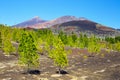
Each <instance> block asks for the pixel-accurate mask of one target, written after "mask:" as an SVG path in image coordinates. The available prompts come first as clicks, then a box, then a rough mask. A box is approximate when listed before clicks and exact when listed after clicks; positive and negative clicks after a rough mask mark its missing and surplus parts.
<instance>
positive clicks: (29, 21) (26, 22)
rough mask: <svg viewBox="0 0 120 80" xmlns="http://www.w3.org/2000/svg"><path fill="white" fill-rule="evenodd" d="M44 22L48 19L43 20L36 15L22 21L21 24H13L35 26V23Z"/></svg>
mask: <svg viewBox="0 0 120 80" xmlns="http://www.w3.org/2000/svg"><path fill="white" fill-rule="evenodd" d="M44 22H46V20H42V19H40V18H39V17H38V16H36V17H34V18H32V19H30V20H27V21H24V22H21V23H19V24H16V25H13V26H14V27H31V26H34V25H35V24H41V23H44Z"/></svg>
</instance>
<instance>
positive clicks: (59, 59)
mask: <svg viewBox="0 0 120 80" xmlns="http://www.w3.org/2000/svg"><path fill="white" fill-rule="evenodd" d="M67 53H68V52H67V51H66V50H65V47H64V44H63V42H62V41H61V39H59V38H55V40H54V44H53V48H52V49H51V51H50V53H49V57H50V58H52V59H53V60H54V64H55V65H56V66H58V67H59V73H60V72H61V68H64V67H65V66H67V65H68V59H67Z"/></svg>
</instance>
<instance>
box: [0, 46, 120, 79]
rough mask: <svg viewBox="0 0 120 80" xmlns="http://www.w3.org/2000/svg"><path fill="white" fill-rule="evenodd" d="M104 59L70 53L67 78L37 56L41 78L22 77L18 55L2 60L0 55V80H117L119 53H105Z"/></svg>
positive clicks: (119, 70)
mask: <svg viewBox="0 0 120 80" xmlns="http://www.w3.org/2000/svg"><path fill="white" fill-rule="evenodd" d="M101 53H102V54H103V55H104V56H103V55H96V56H89V54H88V52H87V51H86V50H85V49H83V50H80V49H76V48H75V49H72V54H69V56H68V58H69V66H67V67H66V68H65V69H64V70H66V71H67V73H68V74H64V75H58V74H57V73H56V71H57V67H56V66H54V65H53V61H52V60H51V59H49V58H48V57H47V56H45V55H40V67H39V68H37V69H36V70H39V71H40V74H25V73H24V72H25V70H26V69H25V68H23V67H20V66H19V65H18V57H17V55H10V56H5V55H4V53H3V52H2V51H0V80H120V52H115V51H111V52H110V53H107V52H106V51H102V52H101Z"/></svg>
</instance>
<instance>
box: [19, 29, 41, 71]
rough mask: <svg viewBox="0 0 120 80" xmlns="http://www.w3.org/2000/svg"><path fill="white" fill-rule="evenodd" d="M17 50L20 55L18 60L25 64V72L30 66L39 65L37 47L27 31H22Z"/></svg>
mask: <svg viewBox="0 0 120 80" xmlns="http://www.w3.org/2000/svg"><path fill="white" fill-rule="evenodd" d="M18 51H19V55H20V57H19V62H20V64H23V65H25V66H27V68H28V70H27V72H29V70H30V69H31V68H34V67H38V66H39V55H38V54H37V53H36V51H37V48H36V46H35V44H34V39H33V37H32V35H31V34H30V33H28V32H27V31H24V32H23V33H22V36H21V39H20V44H19V48H18Z"/></svg>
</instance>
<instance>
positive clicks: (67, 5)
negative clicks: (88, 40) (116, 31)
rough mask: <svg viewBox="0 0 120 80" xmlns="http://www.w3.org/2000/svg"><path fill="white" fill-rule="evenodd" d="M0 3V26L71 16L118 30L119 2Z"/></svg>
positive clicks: (10, 0)
mask: <svg viewBox="0 0 120 80" xmlns="http://www.w3.org/2000/svg"><path fill="white" fill-rule="evenodd" d="M0 3H1V4H0V23H2V24H7V25H14V24H17V23H20V22H22V21H25V20H28V19H31V18H33V17H34V16H39V17H40V18H42V19H45V20H51V19H55V18H58V17H61V16H65V15H72V16H76V17H85V18H87V19H90V20H92V21H95V22H98V23H101V24H103V25H106V26H110V27H113V28H120V0H0Z"/></svg>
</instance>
